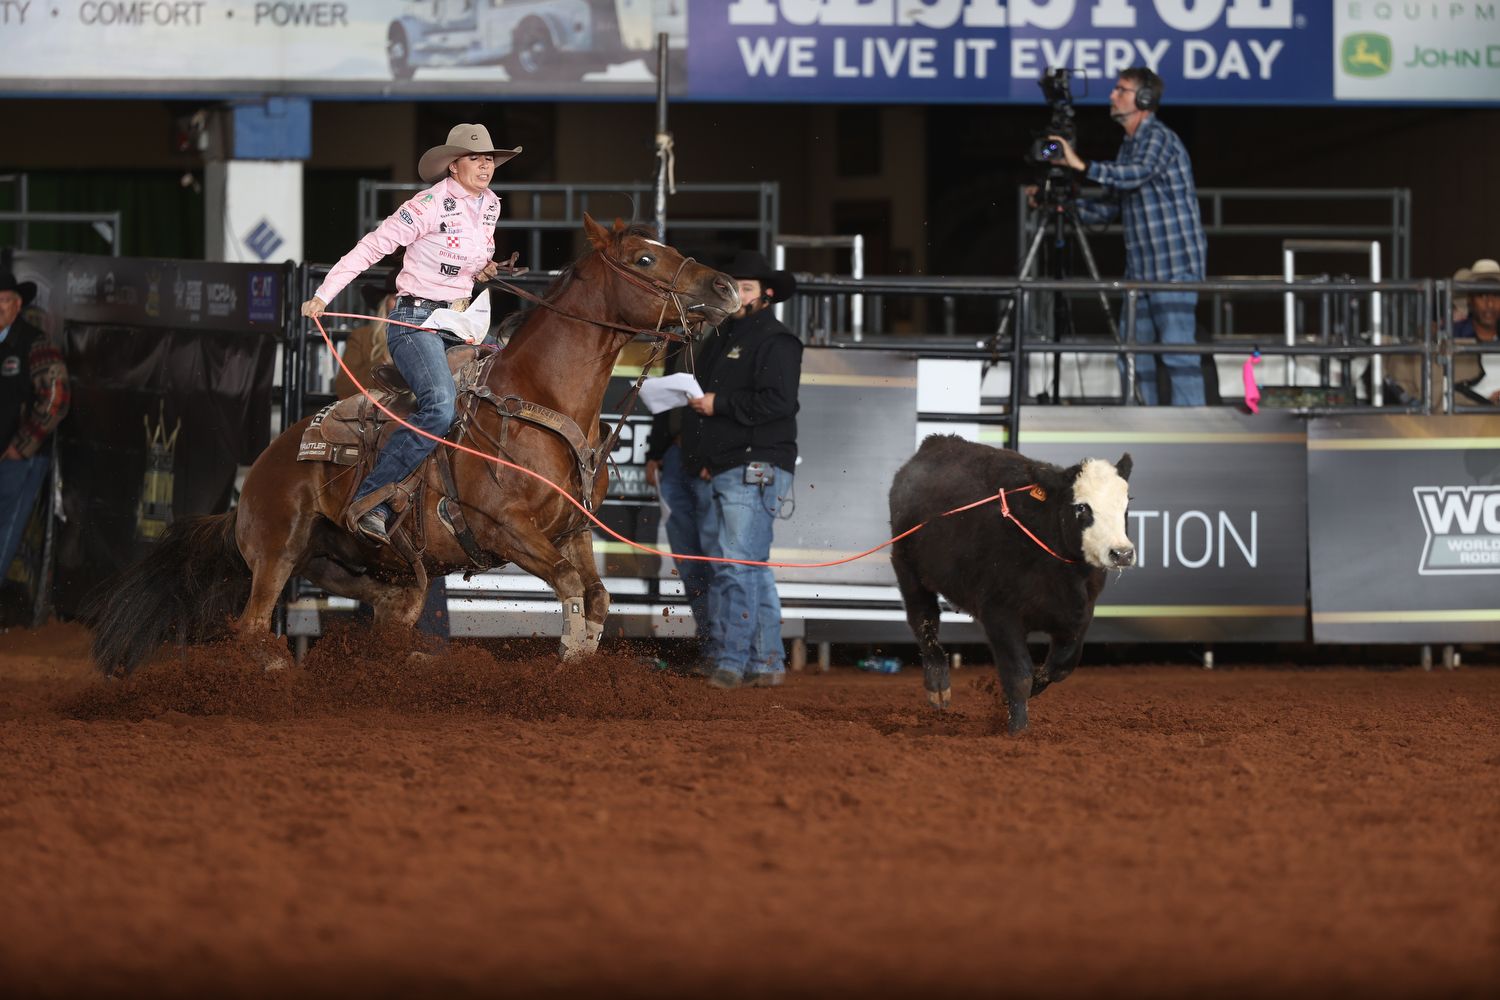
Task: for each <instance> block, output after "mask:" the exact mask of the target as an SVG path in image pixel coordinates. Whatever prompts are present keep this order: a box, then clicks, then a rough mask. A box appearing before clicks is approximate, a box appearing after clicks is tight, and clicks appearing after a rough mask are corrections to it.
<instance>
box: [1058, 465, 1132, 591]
mask: <svg viewBox="0 0 1500 1000" xmlns="http://www.w3.org/2000/svg"><path fill="white" fill-rule="evenodd" d="M1122 469H1123V471H1124V473H1125V475H1129V474H1130V465H1129V459H1128V457H1127V458H1125V459H1122V460H1121V464H1120V467H1119V468H1117V467H1116V466H1113V465H1111V464H1109V463H1108V462H1106V461H1104V460H1103V459H1099V458H1091V459H1089V460H1088V461H1086V462H1084V463H1083V468H1082V469H1081V470H1080V471H1079V473H1078V478H1077V479H1075V480H1074V481H1073V514H1074V516H1075V517H1077V518H1078V520H1079V523H1081V524H1082V525H1084V528H1083V558H1084V561H1086V562H1087V563H1088V564H1089V565H1090V566H1097V567H1098V568H1099V569H1124V568H1125V567H1126V566H1133V565H1135V545H1134V543H1132V542H1131V541H1130V535H1129V534H1128V533H1127V532H1126V530H1125V510H1126V508H1127V507H1129V506H1130V484H1129V483H1127V482H1126V481H1125V477H1124V476H1122V475H1121V474H1120V473H1121V471H1122Z"/></svg>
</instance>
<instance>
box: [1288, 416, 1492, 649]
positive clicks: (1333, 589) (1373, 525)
mask: <svg viewBox="0 0 1500 1000" xmlns="http://www.w3.org/2000/svg"><path fill="white" fill-rule="evenodd" d="M1307 470H1308V471H1307V478H1308V511H1307V519H1308V526H1309V534H1310V538H1311V559H1312V606H1313V615H1312V621H1313V639H1314V640H1315V641H1317V642H1500V417H1491V416H1449V417H1419V416H1411V415H1405V414H1401V415H1392V416H1364V415H1360V416H1350V417H1339V418H1325V419H1322V420H1315V421H1313V422H1312V424H1311V425H1310V428H1309V431H1308V440H1307Z"/></svg>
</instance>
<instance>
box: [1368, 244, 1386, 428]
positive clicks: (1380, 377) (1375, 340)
mask: <svg viewBox="0 0 1500 1000" xmlns="http://www.w3.org/2000/svg"><path fill="white" fill-rule="evenodd" d="M1370 280H1371V281H1372V282H1378V281H1379V280H1380V242H1379V241H1378V240H1371V241H1370ZM1382 326H1383V318H1382V316H1381V308H1380V293H1379V292H1371V293H1370V345H1371V346H1372V347H1379V346H1380V335H1381V333H1382ZM1383 368H1384V365H1382V364H1381V358H1380V355H1379V354H1375V355H1372V356H1371V357H1370V405H1371V406H1380V405H1381V404H1382V403H1384V399H1383V398H1382V396H1383V395H1384V394H1383V393H1382V392H1381V391H1380V387H1381V386H1382V385H1383V384H1384V383H1385V379H1384V374H1385V373H1384V371H1382V369H1383Z"/></svg>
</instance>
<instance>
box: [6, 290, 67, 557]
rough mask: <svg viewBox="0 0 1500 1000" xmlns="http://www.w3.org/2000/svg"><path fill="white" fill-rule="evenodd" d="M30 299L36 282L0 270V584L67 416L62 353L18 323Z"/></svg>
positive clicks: (32, 329) (23, 322)
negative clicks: (51, 447) (51, 442)
mask: <svg viewBox="0 0 1500 1000" xmlns="http://www.w3.org/2000/svg"><path fill="white" fill-rule="evenodd" d="M35 297H36V282H34V281H17V280H16V276H15V275H14V274H12V273H11V272H10V270H8V269H0V442H3V446H4V449H5V450H4V451H3V452H0V580H3V579H4V578H5V574H6V572H7V571H8V570H9V569H10V563H11V560H12V559H14V558H15V556H16V550H17V549H18V548H20V545H21V536H22V535H24V534H25V532H26V522H27V521H28V520H29V519H30V517H31V508H32V506H33V505H34V504H35V503H36V497H37V494H38V493H39V492H40V491H41V489H42V483H43V482H45V480H46V478H47V465H48V461H49V455H48V452H47V442H48V438H49V437H51V435H52V432H53V431H54V430H56V428H57V425H58V423H59V422H60V421H61V420H62V418H63V417H64V415H66V414H67V412H68V398H69V397H68V369H67V366H66V365H65V364H64V363H63V356H62V352H61V351H59V350H58V349H57V348H55V347H53V346H52V344H51V342H50V341H48V339H47V335H46V334H45V333H43V332H42V331H41V330H40V329H38V328H37V327H35V326H33V325H32V324H30V323H28V322H26V320H24V319H22V318H21V311H22V310H23V309H25V308H26V306H28V305H29V304H30V303H31V300H32V299H34V298H35Z"/></svg>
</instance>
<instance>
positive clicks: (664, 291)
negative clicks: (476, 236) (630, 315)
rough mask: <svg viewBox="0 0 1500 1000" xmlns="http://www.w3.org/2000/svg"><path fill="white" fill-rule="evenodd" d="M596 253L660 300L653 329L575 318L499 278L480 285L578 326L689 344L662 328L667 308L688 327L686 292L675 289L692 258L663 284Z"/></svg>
mask: <svg viewBox="0 0 1500 1000" xmlns="http://www.w3.org/2000/svg"><path fill="white" fill-rule="evenodd" d="M597 252H598V254H599V256H600V257H601V258H603V260H604V263H605V264H606V265H608V266H609V267H610V269H611V270H613V271H614V272H615V273H616V274H617V275H619V276H620V277H621V278H624V279H625V280H626V281H628V282H630V283H631V284H632V285H635V286H636V287H637V288H640V289H642V290H644V291H646V292H649V293H650V294H652V295H654V296H655V297H657V298H659V299H661V300H662V305H661V314H660V315H659V316H658V317H657V319H656V327H655V328H654V329H648V328H646V327H639V326H627V325H625V324H624V323H615V322H612V321H610V320H607V319H591V318H590V317H588V316H578V315H576V314H574V313H570V312H568V311H566V310H565V309H562V308H559V307H558V305H557V304H556V303H553V302H548V301H547V300H546V299H544V298H542V297H541V296H540V295H536V294H533V293H532V292H528V291H527V290H526V289H524V288H521V287H519V286H517V285H513V284H511V283H510V282H508V281H504V280H502V279H500V278H486V279H485V280H484V281H483V282H482V284H484V285H487V286H494V287H496V288H499V289H500V290H501V291H503V292H508V293H509V294H511V295H514V296H516V297H517V298H519V299H524V300H525V301H527V302H530V303H531V304H532V305H538V306H545V307H546V308H548V309H550V310H552V311H553V312H555V313H557V315H559V316H561V317H563V318H564V319H571V320H573V321H575V322H578V323H589V324H592V325H593V326H602V327H604V328H605V329H606V330H618V331H619V332H620V333H628V334H630V335H631V336H633V337H654V338H656V339H658V340H671V341H676V342H678V343H682V344H686V343H690V342H691V341H692V337H691V336H689V335H688V334H686V333H678V332H677V331H675V330H667V329H663V325H664V324H665V323H666V321H667V306H668V305H672V306H675V307H676V308H677V319H678V322H679V323H681V325H682V327H683V329H684V330H685V329H687V328H688V325H689V324H688V321H687V311H688V307H687V306H684V305H683V304H682V299H681V298H679V296H681V295H682V294H684V292H685V291H686V289H682V288H678V287H677V279H678V278H680V277H682V271H683V268H685V267H687V266H688V265H689V264H691V263H693V258H691V257H684V258H682V263H681V264H679V265H677V271H676V272H675V273H674V274H673V275H672V280H671V281H662V280H661V279H660V278H643V277H641V276H640V275H638V274H636V273H635V272H633V271H631V270H628V269H627V268H626V267H625V265H624V264H621V263H620V262H619V261H617V260H615V259H614V258H613V257H611V256H610V255H609V254H607V253H605V252H604V251H603V250H600V251H597Z"/></svg>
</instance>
